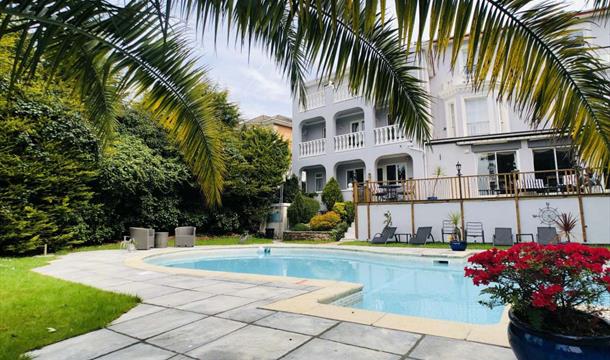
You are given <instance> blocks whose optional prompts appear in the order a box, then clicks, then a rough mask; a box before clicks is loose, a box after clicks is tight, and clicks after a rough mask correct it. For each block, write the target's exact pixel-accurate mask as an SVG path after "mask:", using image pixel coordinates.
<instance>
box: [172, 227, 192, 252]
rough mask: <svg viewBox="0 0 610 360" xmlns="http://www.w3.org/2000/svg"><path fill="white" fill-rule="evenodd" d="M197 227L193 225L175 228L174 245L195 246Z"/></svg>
mask: <svg viewBox="0 0 610 360" xmlns="http://www.w3.org/2000/svg"><path fill="white" fill-rule="evenodd" d="M196 233H197V228H195V227H194V226H181V227H177V228H176V246H177V247H193V246H195V235H196Z"/></svg>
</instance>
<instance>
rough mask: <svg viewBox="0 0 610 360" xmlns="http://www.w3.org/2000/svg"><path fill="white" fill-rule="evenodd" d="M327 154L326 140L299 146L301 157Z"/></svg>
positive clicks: (303, 143)
mask: <svg viewBox="0 0 610 360" xmlns="http://www.w3.org/2000/svg"><path fill="white" fill-rule="evenodd" d="M325 153H326V139H325V138H322V139H316V140H311V141H306V142H302V143H300V144H299V157H302V158H304V157H309V156H316V155H322V154H325Z"/></svg>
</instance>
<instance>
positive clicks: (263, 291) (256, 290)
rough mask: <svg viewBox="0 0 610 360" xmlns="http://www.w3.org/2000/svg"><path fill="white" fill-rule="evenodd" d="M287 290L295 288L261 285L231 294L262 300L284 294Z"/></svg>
mask: <svg viewBox="0 0 610 360" xmlns="http://www.w3.org/2000/svg"><path fill="white" fill-rule="evenodd" d="M286 291H293V290H291V289H281V288H277V287H272V286H262V285H261V286H255V287H250V288H247V289H243V290H239V291H234V292H232V293H231V295H234V296H240V297H246V298H252V299H257V300H262V299H267V298H271V297H274V296H278V295H281V294H284V293H285V292H286Z"/></svg>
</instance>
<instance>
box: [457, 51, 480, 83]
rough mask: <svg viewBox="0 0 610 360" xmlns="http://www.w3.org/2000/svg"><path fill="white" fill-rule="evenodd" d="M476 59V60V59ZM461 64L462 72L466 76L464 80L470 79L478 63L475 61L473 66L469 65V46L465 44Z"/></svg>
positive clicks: (461, 53) (461, 52) (461, 54)
mask: <svg viewBox="0 0 610 360" xmlns="http://www.w3.org/2000/svg"><path fill="white" fill-rule="evenodd" d="M474 61H476V59H475V60H474ZM460 65H461V67H462V69H461V70H462V74H464V77H465V78H464V80H465V81H467V82H468V81H470V80H471V78H472V74H473V72H474V69H476V67H477V64H476V62H473V64H472V66H471V67H469V66H468V46H464V47H463V48H462V49H460Z"/></svg>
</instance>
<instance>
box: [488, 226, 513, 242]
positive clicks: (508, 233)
mask: <svg viewBox="0 0 610 360" xmlns="http://www.w3.org/2000/svg"><path fill="white" fill-rule="evenodd" d="M492 242H493V245H494V246H512V245H513V244H514V241H513V229H511V228H495V230H494V236H493V240H492Z"/></svg>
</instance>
